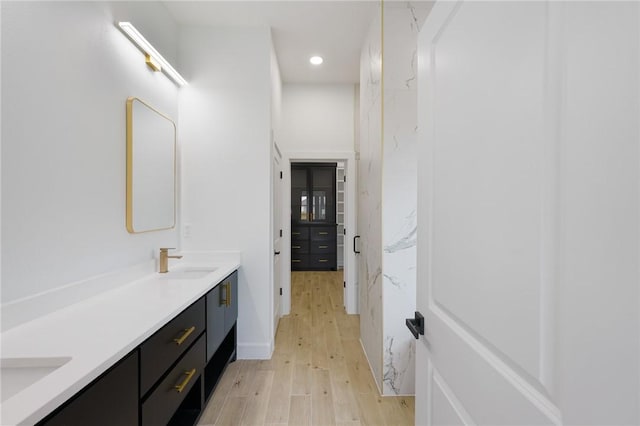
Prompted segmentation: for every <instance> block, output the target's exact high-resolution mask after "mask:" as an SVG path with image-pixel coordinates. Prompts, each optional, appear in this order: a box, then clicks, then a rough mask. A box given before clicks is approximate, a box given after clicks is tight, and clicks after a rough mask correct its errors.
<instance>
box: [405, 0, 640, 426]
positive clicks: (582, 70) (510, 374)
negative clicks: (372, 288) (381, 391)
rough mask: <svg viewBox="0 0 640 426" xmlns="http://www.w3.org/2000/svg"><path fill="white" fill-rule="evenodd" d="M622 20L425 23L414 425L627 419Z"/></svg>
mask: <svg viewBox="0 0 640 426" xmlns="http://www.w3.org/2000/svg"><path fill="white" fill-rule="evenodd" d="M639 9H640V6H639V5H638V4H637V3H615V2H529V3H525V2H456V3H454V2H439V3H437V4H436V6H435V7H434V8H433V10H432V12H431V14H430V16H429V18H428V19H427V21H426V22H425V24H424V27H423V29H422V31H421V33H420V36H419V40H418V63H419V66H418V89H419V93H418V117H419V129H420V136H419V138H420V139H419V140H420V142H421V143H420V144H419V146H420V148H419V149H420V152H419V160H418V161H419V167H418V182H419V189H418V286H417V309H418V310H419V311H421V312H422V313H423V314H424V315H425V336H424V337H421V339H420V341H419V342H418V345H417V358H416V370H417V373H416V401H417V402H418V401H425V402H426V403H425V404H420V403H417V404H416V407H417V408H416V424H419V425H420V424H492V425H501V424H505V425H506V424H511V425H515V424H561V423H565V424H624V423H634V424H637V423H638V421H639V418H638V416H639V413H640V409H639V401H640V389H639V386H638V380H637V378H638V377H639V375H640V374H639V372H640V364H639V359H640V356H639V355H640V349H639V348H640V342H639V334H640V333H639V332H640V325H639V323H638V318H639V315H638V314H639V311H640V310H639V308H638V305H639V299H638V296H639V291H638V282H639V271H638V260H639V258H640V257H639V256H640V250H639V240H640V239H639V233H640V230H639V228H640V227H639V217H640V211H639V210H640V207H639V204H640V197H639V195H638V194H639V192H640V191H639V190H640V183H639V173H638V172H639V170H638V169H639V164H638V163H639V162H638V157H639V149H638V142H639V136H640V135H639V134H638V133H639V130H638V129H639V127H638V119H639V118H638V117H640V106H639V103H640V100H639V97H638V96H637V95H638V93H639V90H640V88H639V79H640V77H639V76H640V69H639V68H640V65H639V59H640V55H639V47H640V41H639V40H640V37H639V35H640V31H639V29H638V26H639V25H638V24H639V21H640V11H639ZM611 46H615V48H611ZM614 241H615V242H614ZM596 330H597V331H596Z"/></svg>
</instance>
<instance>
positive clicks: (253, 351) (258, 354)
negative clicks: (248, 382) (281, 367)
mask: <svg viewBox="0 0 640 426" xmlns="http://www.w3.org/2000/svg"><path fill="white" fill-rule="evenodd" d="M272 354H273V345H271V344H270V343H238V356H237V358H238V359H271V355H272Z"/></svg>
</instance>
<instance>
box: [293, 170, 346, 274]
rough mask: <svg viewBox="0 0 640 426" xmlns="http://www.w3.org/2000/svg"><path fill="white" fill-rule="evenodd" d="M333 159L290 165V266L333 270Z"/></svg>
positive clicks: (334, 215)
mask: <svg viewBox="0 0 640 426" xmlns="http://www.w3.org/2000/svg"><path fill="white" fill-rule="evenodd" d="M336 226H337V224H336V163H306V164H303V163H294V164H293V165H292V166H291V270H292V271H301V270H302V271H303V270H335V269H336V266H337V262H336V260H337V259H336V247H337V242H336Z"/></svg>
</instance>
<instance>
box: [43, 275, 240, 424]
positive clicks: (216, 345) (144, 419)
mask: <svg viewBox="0 0 640 426" xmlns="http://www.w3.org/2000/svg"><path fill="white" fill-rule="evenodd" d="M237 317H238V272H237V271H234V272H233V273H232V274H231V275H229V276H227V277H226V278H225V279H224V280H222V282H220V283H219V284H218V285H216V286H215V287H214V288H213V289H211V290H210V291H209V292H208V293H207V294H206V295H204V296H203V297H201V298H200V299H198V300H197V301H196V302H195V303H193V304H192V305H191V306H189V307H188V308H186V309H185V310H184V311H182V312H181V313H180V314H178V315H177V316H176V317H175V318H174V319H172V320H171V321H169V322H168V323H167V324H165V325H164V326H163V327H162V328H160V330H158V331H156V332H155V333H154V334H153V335H152V336H151V337H149V338H148V339H147V340H145V341H144V342H143V343H142V344H141V345H139V346H138V347H137V348H136V349H134V350H133V351H132V352H131V354H129V355H128V356H127V357H125V358H124V359H122V360H121V361H119V362H118V363H117V364H116V365H115V366H113V367H111V368H110V369H109V370H108V371H107V372H105V373H104V374H103V375H102V376H100V377H99V378H98V379H96V380H94V381H93V382H92V383H91V384H89V385H88V386H86V387H85V388H84V389H83V390H82V391H80V392H79V393H78V394H76V395H75V396H74V397H73V398H71V399H70V400H69V401H67V402H66V403H65V404H63V405H62V406H61V407H60V408H58V409H57V410H56V411H54V412H53V413H52V414H50V415H49V416H48V417H46V418H45V419H44V420H42V421H41V422H40V423H39V425H54V426H58V425H60V426H62V425H67V426H75V425H104V426H113V425H119V426H120V425H122V426H127V425H144V426H147V425H148V426H155V425H194V424H196V422H197V420H198V418H199V417H200V414H201V413H202V410H203V409H204V406H205V404H206V402H207V400H208V399H209V397H210V396H211V394H212V393H213V391H214V389H215V387H216V385H217V383H218V380H219V379H220V376H221V375H222V373H223V372H224V370H225V369H226V367H227V365H228V364H229V362H232V361H234V360H235V359H236V340H237V338H236V320H237Z"/></svg>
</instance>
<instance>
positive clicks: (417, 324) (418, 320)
mask: <svg viewBox="0 0 640 426" xmlns="http://www.w3.org/2000/svg"><path fill="white" fill-rule="evenodd" d="M405 324H407V328H408V329H409V331H410V332H411V334H413V337H415V338H416V339H419V338H420V335H423V336H424V317H423V316H422V314H421V313H420V312H416V313H415V314H414V317H413V318H407V320H406V321H405Z"/></svg>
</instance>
